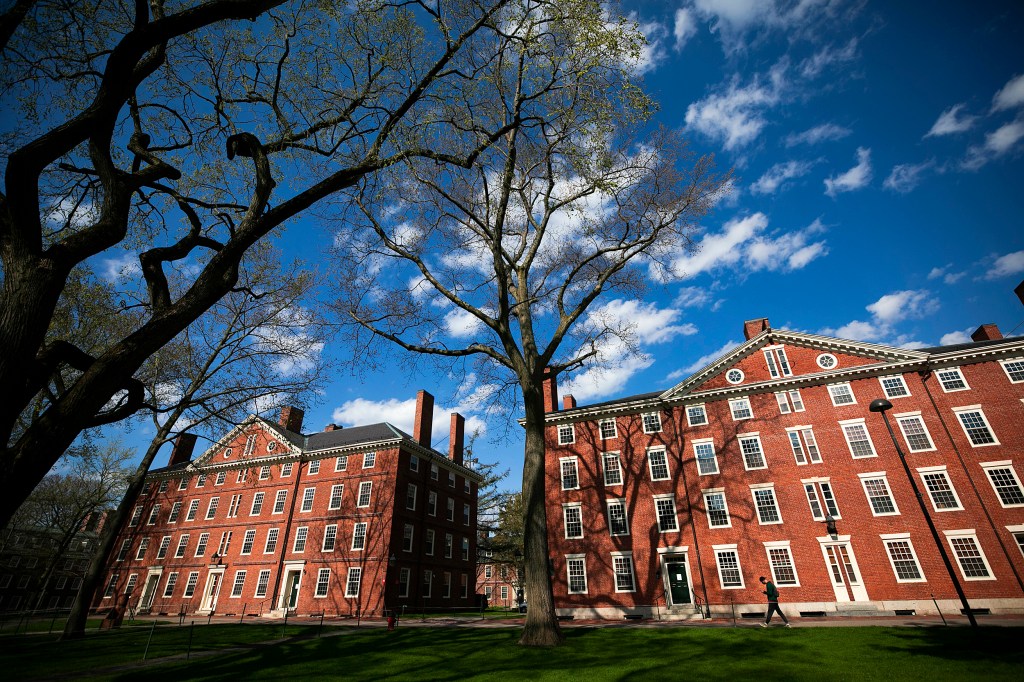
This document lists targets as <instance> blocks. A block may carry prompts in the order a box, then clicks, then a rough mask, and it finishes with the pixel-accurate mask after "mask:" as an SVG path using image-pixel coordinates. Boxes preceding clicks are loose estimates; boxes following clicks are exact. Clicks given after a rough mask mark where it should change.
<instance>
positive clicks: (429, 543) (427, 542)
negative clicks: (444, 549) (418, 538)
mask: <svg viewBox="0 0 1024 682" xmlns="http://www.w3.org/2000/svg"><path fill="white" fill-rule="evenodd" d="M434 535H435V533H434V529H432V528H428V529H427V530H426V531H425V532H424V533H423V544H424V546H425V547H426V550H425V553H426V555H427V556H434Z"/></svg>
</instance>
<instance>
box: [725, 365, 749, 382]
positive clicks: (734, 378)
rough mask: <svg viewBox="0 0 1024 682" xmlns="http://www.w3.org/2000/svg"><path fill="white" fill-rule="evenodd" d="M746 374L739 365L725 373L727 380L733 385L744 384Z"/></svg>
mask: <svg viewBox="0 0 1024 682" xmlns="http://www.w3.org/2000/svg"><path fill="white" fill-rule="evenodd" d="M744 376H745V375H744V374H743V370H742V369H740V368H739V367H733V368H732V369H730V370H729V371H727V372H726V373H725V380H726V381H728V382H729V383H730V384H733V385H735V384H742V383H743V377H744Z"/></svg>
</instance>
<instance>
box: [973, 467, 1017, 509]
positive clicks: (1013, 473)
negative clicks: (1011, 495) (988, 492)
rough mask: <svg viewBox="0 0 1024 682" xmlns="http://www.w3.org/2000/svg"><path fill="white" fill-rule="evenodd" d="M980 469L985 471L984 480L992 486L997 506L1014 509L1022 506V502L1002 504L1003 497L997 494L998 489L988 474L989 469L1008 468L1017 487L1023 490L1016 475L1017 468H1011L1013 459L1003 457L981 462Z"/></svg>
mask: <svg viewBox="0 0 1024 682" xmlns="http://www.w3.org/2000/svg"><path fill="white" fill-rule="evenodd" d="M981 469H982V471H984V472H985V480H986V481H988V484H989V485H990V486H992V492H993V493H994V494H995V496H996V501H997V502H999V506H1000V507H1002V508H1003V509H1016V508H1019V507H1024V503H1020V504H1003V498H1002V497H1000V496H999V491H998V490H996V484H995V483H993V482H992V477H991V476H990V475H989V473H988V471H989V469H1009V470H1010V475H1011V476H1013V480H1015V481H1016V482H1017V487H1018V488H1020V489H1021V490H1022V491H1024V485H1021V482H1020V476H1018V475H1017V470H1016V469H1014V468H1013V460H1009V459H1003V460H1000V461H998V462H981Z"/></svg>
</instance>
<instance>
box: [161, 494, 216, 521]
mask: <svg viewBox="0 0 1024 682" xmlns="http://www.w3.org/2000/svg"><path fill="white" fill-rule="evenodd" d="M213 499H217V498H213ZM159 518H160V505H159V504H154V505H153V508H152V509H150V510H149V520H147V521H146V525H147V526H155V525H156V522H157V519H159Z"/></svg>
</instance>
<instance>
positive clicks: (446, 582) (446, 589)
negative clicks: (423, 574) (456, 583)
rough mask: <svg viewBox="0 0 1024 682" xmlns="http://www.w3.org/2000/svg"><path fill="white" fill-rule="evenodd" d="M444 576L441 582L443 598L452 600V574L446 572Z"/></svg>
mask: <svg viewBox="0 0 1024 682" xmlns="http://www.w3.org/2000/svg"><path fill="white" fill-rule="evenodd" d="M443 575H444V577H443V578H442V580H441V597H442V598H443V599H450V598H451V596H452V574H451V573H449V572H448V571H445V572H444V574H443Z"/></svg>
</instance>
